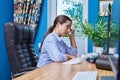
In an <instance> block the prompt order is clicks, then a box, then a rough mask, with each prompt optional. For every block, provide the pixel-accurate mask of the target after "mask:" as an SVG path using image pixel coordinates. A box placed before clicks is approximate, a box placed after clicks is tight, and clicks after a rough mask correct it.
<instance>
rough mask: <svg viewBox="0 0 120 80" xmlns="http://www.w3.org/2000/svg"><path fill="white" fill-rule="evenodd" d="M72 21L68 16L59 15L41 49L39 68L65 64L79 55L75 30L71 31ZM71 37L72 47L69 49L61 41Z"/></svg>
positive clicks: (45, 37)
mask: <svg viewBox="0 0 120 80" xmlns="http://www.w3.org/2000/svg"><path fill="white" fill-rule="evenodd" d="M71 24H72V21H71V19H70V18H69V17H67V16H66V15H59V16H57V17H56V19H55V20H54V24H53V26H51V27H50V28H49V30H48V32H47V33H46V35H45V36H44V39H43V42H42V44H41V47H40V53H39V60H38V63H37V67H41V66H43V65H45V64H48V63H51V62H64V61H66V60H69V59H72V58H73V57H75V56H76V54H77V47H76V43H75V39H74V30H72V29H71ZM66 34H68V35H69V39H70V43H71V47H68V46H67V45H66V44H65V43H64V41H63V40H62V39H61V37H62V36H65V35H66Z"/></svg>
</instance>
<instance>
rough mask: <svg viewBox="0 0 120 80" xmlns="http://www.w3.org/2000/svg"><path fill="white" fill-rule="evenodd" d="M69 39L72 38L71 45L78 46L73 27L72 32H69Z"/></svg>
mask: <svg viewBox="0 0 120 80" xmlns="http://www.w3.org/2000/svg"><path fill="white" fill-rule="evenodd" d="M69 33H70V34H69V39H70V43H71V46H72V47H73V48H77V46H76V42H75V37H74V30H73V29H70V32H69Z"/></svg>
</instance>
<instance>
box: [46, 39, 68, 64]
mask: <svg viewBox="0 0 120 80" xmlns="http://www.w3.org/2000/svg"><path fill="white" fill-rule="evenodd" d="M44 43H45V47H44V48H46V51H47V52H48V54H49V56H50V59H51V60H53V61H56V62H59V61H66V60H67V56H66V55H65V54H64V53H61V52H60V50H59V49H58V46H57V43H56V41H55V40H54V38H49V40H48V39H47V40H46V41H45V42H44Z"/></svg>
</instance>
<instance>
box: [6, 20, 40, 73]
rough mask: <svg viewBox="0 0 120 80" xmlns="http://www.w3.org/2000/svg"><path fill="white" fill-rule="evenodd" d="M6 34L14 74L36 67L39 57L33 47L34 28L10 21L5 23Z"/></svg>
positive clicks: (7, 48)
mask: <svg viewBox="0 0 120 80" xmlns="http://www.w3.org/2000/svg"><path fill="white" fill-rule="evenodd" d="M4 36H5V43H6V50H7V54H8V58H9V62H10V65H11V69H12V73H13V75H14V74H19V73H21V72H25V71H30V70H33V69H35V68H36V64H37V60H38V58H37V56H36V55H35V51H34V47H33V39H34V29H33V28H32V27H30V26H27V25H23V24H20V23H14V22H9V23H6V24H5V27H4Z"/></svg>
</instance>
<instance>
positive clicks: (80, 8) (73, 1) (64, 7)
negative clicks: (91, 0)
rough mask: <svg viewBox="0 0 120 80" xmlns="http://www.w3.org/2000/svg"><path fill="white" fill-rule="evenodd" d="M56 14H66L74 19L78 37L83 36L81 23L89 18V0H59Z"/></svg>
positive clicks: (73, 25) (74, 27)
mask: <svg viewBox="0 0 120 80" xmlns="http://www.w3.org/2000/svg"><path fill="white" fill-rule="evenodd" d="M56 3H57V4H56V7H57V12H56V15H60V14H65V15H67V16H69V17H70V18H71V19H72V21H73V24H72V28H73V29H74V30H75V36H76V37H82V36H83V35H82V33H81V27H80V26H81V23H82V22H84V21H85V20H87V17H88V16H87V15H88V14H87V11H88V2H87V0H57V2H56Z"/></svg>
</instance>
